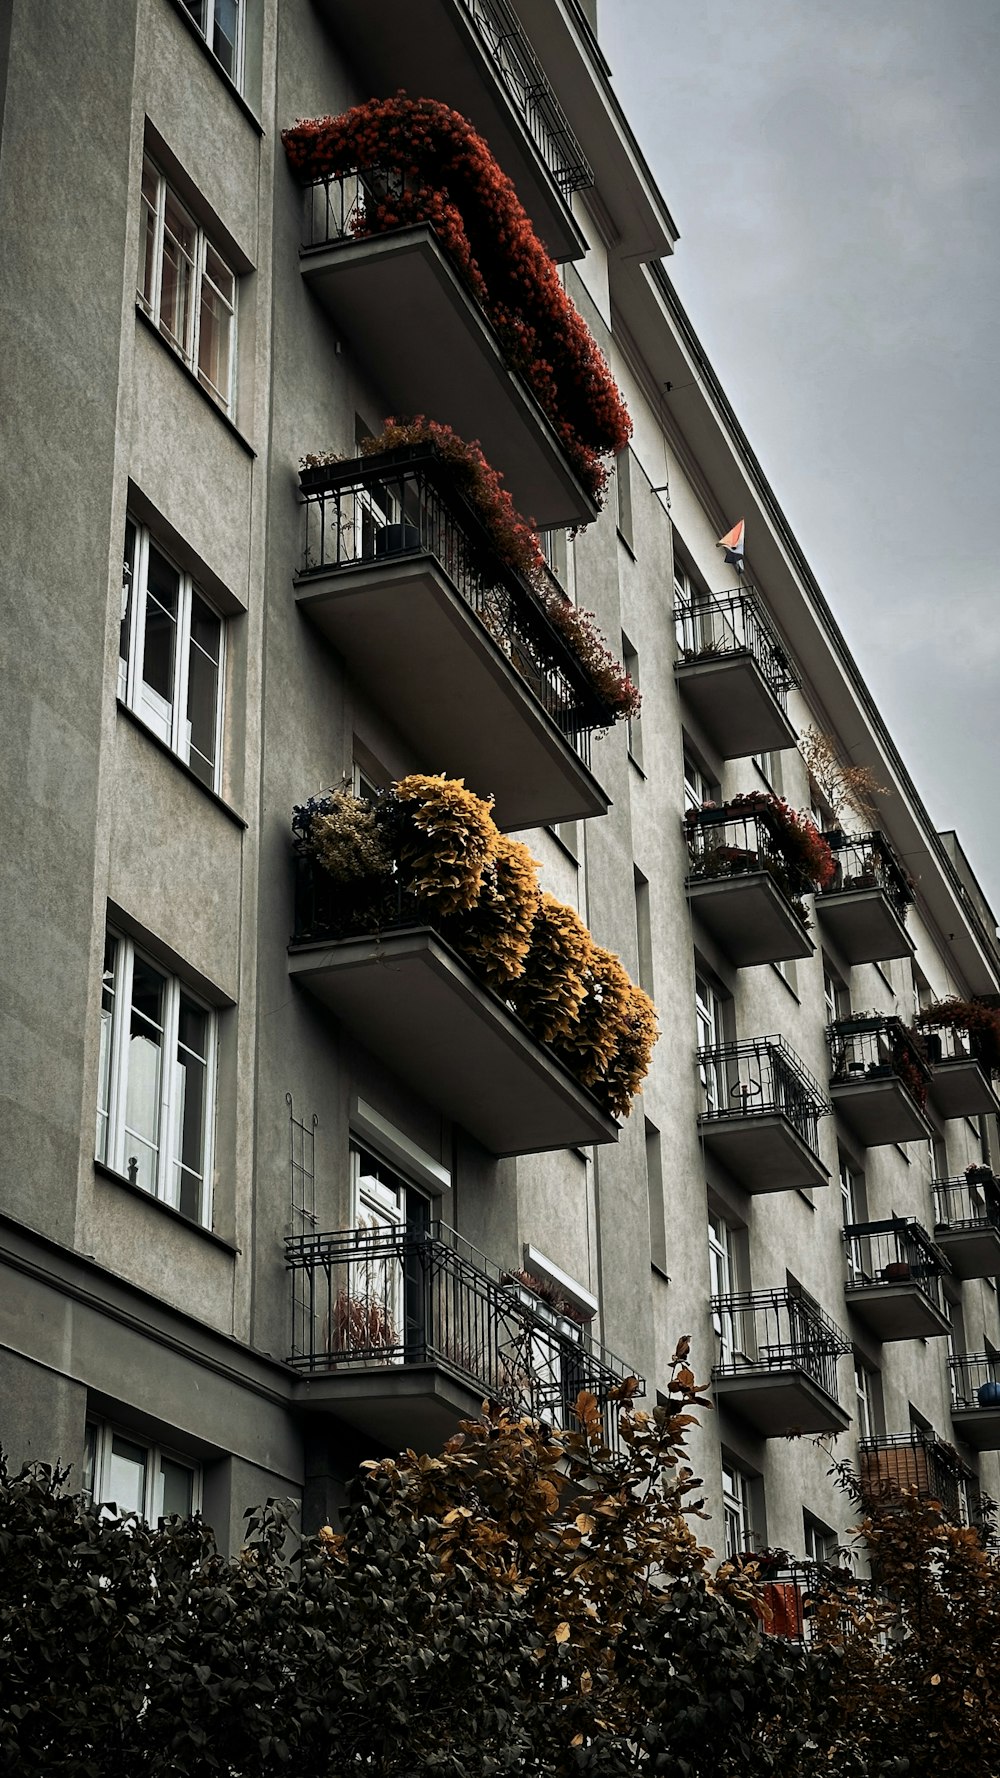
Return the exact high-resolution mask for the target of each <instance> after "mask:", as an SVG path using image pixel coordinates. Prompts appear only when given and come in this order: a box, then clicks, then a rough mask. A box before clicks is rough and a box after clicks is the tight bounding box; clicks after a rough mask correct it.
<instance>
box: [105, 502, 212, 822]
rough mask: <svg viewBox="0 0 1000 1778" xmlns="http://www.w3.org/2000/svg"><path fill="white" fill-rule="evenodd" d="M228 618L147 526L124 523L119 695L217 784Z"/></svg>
mask: <svg viewBox="0 0 1000 1778" xmlns="http://www.w3.org/2000/svg"><path fill="white" fill-rule="evenodd" d="M224 641H225V625H224V623H223V620H222V618H221V617H219V615H218V613H217V612H216V611H214V610H213V609H212V607H211V605H210V604H209V603H208V600H207V599H206V598H204V596H203V595H202V594H201V593H200V592H199V591H198V588H197V587H196V586H195V584H194V582H193V581H192V579H191V576H190V575H189V574H182V573H181V570H180V569H179V568H176V567H175V566H174V564H173V562H171V560H170V558H169V557H168V556H165V555H164V553H163V551H162V550H161V549H160V548H159V546H158V545H157V544H156V543H154V542H153V539H152V538H151V537H150V534H149V532H148V531H147V529H146V527H145V525H140V524H138V523H137V522H136V521H135V519H131V518H130V519H127V520H126V523H125V562H124V566H123V579H122V621H121V632H120V639H119V644H118V696H119V697H120V698H121V701H122V703H123V704H127V705H128V707H129V709H130V710H134V711H135V713H136V715H137V716H140V717H141V718H142V720H143V722H145V723H147V724H148V726H149V727H150V728H151V729H152V730H153V732H154V734H156V735H158V736H159V737H160V740H161V741H163V742H165V743H166V745H167V746H168V747H169V748H170V749H171V750H172V751H173V752H174V753H176V754H177V755H178V756H179V758H181V759H182V760H183V761H184V763H185V764H186V765H188V766H190V768H191V770H192V772H194V774H195V777H197V778H200V779H201V782H202V783H203V784H207V785H208V788H209V789H210V790H218V788H219V785H220V782H221V776H222V770H221V768H222V678H223V648H224Z"/></svg>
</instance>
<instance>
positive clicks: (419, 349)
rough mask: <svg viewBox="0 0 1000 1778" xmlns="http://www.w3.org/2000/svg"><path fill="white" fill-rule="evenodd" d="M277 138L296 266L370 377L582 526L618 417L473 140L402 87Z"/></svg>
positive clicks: (586, 337) (449, 115) (578, 323)
mask: <svg viewBox="0 0 1000 1778" xmlns="http://www.w3.org/2000/svg"><path fill="white" fill-rule="evenodd" d="M282 140H283V142H284V145H285V152H286V154H287V157H288V161H289V165H290V166H291V168H292V170H293V172H294V173H295V175H296V177H297V178H298V179H299V180H300V181H301V183H302V184H303V185H304V186H305V187H306V231H305V241H304V243H303V247H302V261H301V263H302V274H303V277H304V278H305V279H306V282H307V284H308V286H309V288H310V290H311V291H312V292H313V293H314V295H315V296H316V298H317V300H318V301H319V302H321V303H322V304H324V306H325V307H326V308H327V309H328V311H329V313H330V314H331V316H332V318H333V320H334V323H335V325H336V326H337V328H338V329H342V330H343V332H344V333H345V335H346V336H347V338H348V339H349V341H350V343H351V346H352V349H353V350H354V351H356V352H357V353H358V354H359V356H360V357H361V358H362V359H364V360H365V361H366V362H367V363H368V364H369V365H370V367H371V369H372V371H373V373H374V374H375V375H376V376H377V379H378V381H379V383H380V385H381V386H382V387H383V388H386V389H390V390H392V391H393V394H394V396H395V398H396V400H397V402H398V405H399V407H400V408H401V409H402V410H403V411H404V412H409V413H426V414H430V415H432V416H433V417H434V418H435V419H436V420H438V421H440V422H443V423H445V424H447V425H449V426H451V427H453V429H454V430H455V431H456V432H457V433H458V434H459V435H460V436H464V437H466V438H476V439H478V441H479V442H480V444H481V446H482V449H483V452H484V454H485V456H486V458H487V460H488V461H489V462H490V463H492V464H494V465H495V467H496V468H497V470H499V471H500V473H501V474H502V475H503V476H504V479H505V482H506V485H507V487H508V489H509V491H510V494H511V497H512V499H513V501H514V503H515V505H516V506H517V508H518V509H519V510H520V511H521V512H524V513H528V514H531V516H532V520H533V522H534V523H536V524H538V525H540V526H542V527H543V528H544V527H548V526H556V525H568V526H578V525H585V524H588V523H589V522H590V520H591V519H593V518H595V517H596V515H597V513H598V511H599V510H600V507H601V505H602V503H603V500H604V497H605V494H606V491H607V485H608V477H609V463H610V459H611V458H612V457H613V456H614V455H615V453H616V452H618V451H621V450H623V449H624V447H625V445H626V444H627V443H628V439H629V437H630V434H631V422H630V420H629V417H628V414H627V412H626V410H625V406H624V404H623V402H622V398H621V395H620V394H619V392H618V389H617V387H616V385H615V382H614V379H613V377H612V375H611V372H610V370H609V369H608V366H607V364H606V362H605V360H604V358H603V356H602V354H601V352H600V350H599V348H598V346H597V344H596V342H595V340H594V338H593V336H592V335H591V333H590V331H589V329H588V328H587V326H586V324H585V323H584V321H583V320H582V318H581V316H580V314H579V313H578V311H577V310H576V308H574V306H573V304H572V302H571V301H570V299H569V297H568V296H567V295H566V292H565V290H564V288H563V285H562V282H561V280H560V277H559V271H558V268H557V267H556V265H555V264H554V263H553V261H552V260H551V259H550V258H549V255H548V254H547V253H546V251H545V249H544V247H543V246H542V245H541V243H540V241H539V240H538V239H537V237H536V235H535V234H534V231H533V230H532V227H531V223H530V222H529V220H528V217H527V216H526V215H525V212H524V210H523V209H522V207H521V205H520V203H519V202H518V198H517V194H516V193H515V191H514V187H513V186H512V185H511V182H510V180H509V179H508V178H507V177H506V175H505V174H504V173H503V172H502V171H501V169H500V167H499V166H498V165H497V162H496V160H495V159H494V157H493V155H492V153H491V152H490V149H489V147H488V145H487V143H486V142H485V141H484V140H483V138H482V137H481V136H480V135H478V134H477V132H476V131H475V130H474V129H473V128H472V125H471V124H470V123H469V122H468V121H467V120H466V119H465V118H463V117H461V116H459V114H458V113H457V112H456V111H452V110H451V109H450V108H449V107H448V106H447V105H442V104H440V103H438V102H437V101H436V100H430V99H419V100H411V99H408V98H406V96H405V95H404V94H399V95H398V96H397V97H396V98H394V99H372V100H369V101H368V102H367V103H365V104H363V105H359V106H356V107H355V108H354V109H353V110H351V111H348V112H345V113H344V114H343V115H342V116H340V117H336V118H333V117H326V118H319V119H315V120H312V121H306V122H301V123H298V124H296V126H295V127H294V129H290V130H285V131H284V132H283V135H282Z"/></svg>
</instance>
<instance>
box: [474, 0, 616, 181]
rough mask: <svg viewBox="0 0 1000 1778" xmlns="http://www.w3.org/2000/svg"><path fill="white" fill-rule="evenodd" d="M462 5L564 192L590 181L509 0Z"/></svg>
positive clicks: (478, 0) (590, 175)
mask: <svg viewBox="0 0 1000 1778" xmlns="http://www.w3.org/2000/svg"><path fill="white" fill-rule="evenodd" d="M461 5H462V9H463V11H464V12H465V14H466V15H467V17H468V19H469V21H470V23H471V24H472V25H473V27H474V28H475V31H476V34H477V36H478V37H479V38H480V40H481V42H482V43H483V45H484V47H485V49H486V51H487V53H488V55H489V56H490V59H491V61H492V63H493V67H494V70H495V72H496V74H497V77H498V79H499V80H500V81H501V82H502V83H503V86H504V88H505V89H506V91H507V93H508V94H509V96H510V98H511V99H512V100H513V101H514V105H515V107H516V109H517V110H518V111H519V112H520V114H521V116H522V118H523V119H524V122H525V124H526V125H527V128H528V131H529V133H530V135H531V137H532V139H533V141H534V143H535V146H536V148H537V149H538V151H539V153H540V154H541V157H542V159H543V160H544V162H545V164H546V166H547V167H548V169H549V172H550V173H551V174H552V177H553V178H554V180H555V182H556V184H557V185H558V186H559V188H560V190H561V191H562V193H563V195H564V197H566V198H568V197H569V194H570V193H571V192H574V191H583V190H585V189H586V188H587V187H588V186H591V185H593V183H594V174H593V170H592V168H591V166H590V163H589V161H588V160H587V157H586V155H585V154H584V152H583V149H582V148H581V147H580V144H579V142H578V141H577V139H576V136H575V135H574V134H573V130H572V127H571V125H570V122H569V119H568V118H567V116H566V113H565V112H564V111H563V109H562V106H561V105H560V103H559V101H558V99H557V98H556V96H555V93H554V92H553V91H552V88H551V87H550V85H549V83H548V80H547V79H546V77H545V71H544V69H543V67H542V65H541V63H540V62H539V60H538V57H537V56H536V55H535V52H534V50H533V49H532V47H531V44H530V43H529V42H528V39H527V37H526V36H525V34H524V32H523V30H522V29H521V23H520V20H519V19H518V17H517V14H516V13H515V12H514V10H513V8H512V7H511V6H510V5H508V0H461Z"/></svg>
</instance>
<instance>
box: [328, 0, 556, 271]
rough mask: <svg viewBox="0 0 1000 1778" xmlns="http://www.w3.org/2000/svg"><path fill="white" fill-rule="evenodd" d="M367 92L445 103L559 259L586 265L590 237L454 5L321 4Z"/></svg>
mask: <svg viewBox="0 0 1000 1778" xmlns="http://www.w3.org/2000/svg"><path fill="white" fill-rule="evenodd" d="M319 9H320V11H321V13H322V14H323V17H324V18H325V19H326V20H327V21H328V22H329V25H330V27H331V29H332V30H333V31H334V33H335V34H336V36H337V38H338V39H339V40H340V42H341V43H342V45H343V47H344V49H345V50H346V51H347V52H348V57H349V60H350V62H351V63H352V65H355V66H356V67H357V68H358V69H359V70H360V71H361V72H362V73H363V75H364V77H365V81H364V84H365V86H366V90H370V91H371V92H373V93H395V92H398V91H399V90H400V88H405V89H406V91H407V92H408V93H409V94H410V96H411V97H412V98H416V96H417V95H418V94H426V95H428V96H429V97H432V98H435V99H444V100H446V101H447V103H448V104H449V105H450V106H451V107H452V108H453V110H455V111H458V112H460V113H461V115H462V116H463V117H467V118H468V119H469V121H470V123H473V124H474V125H475V127H476V129H477V130H478V131H479V133H480V135H481V136H484V137H485V138H486V141H487V142H488V143H489V145H490V148H491V149H492V151H493V153H494V155H495V156H496V159H497V160H498V161H499V163H500V165H501V167H502V168H503V170H504V172H505V173H506V174H507V176H508V178H510V179H512V180H513V182H514V185H515V187H516V189H517V195H518V197H519V199H520V201H521V203H522V204H523V205H524V208H525V209H526V210H527V212H528V215H529V216H530V217H531V221H532V224H533V226H534V229H535V233H536V234H537V235H538V237H539V240H541V241H542V242H543V243H544V245H545V246H546V247H547V248H548V251H549V253H550V254H551V255H552V257H553V259H556V260H565V259H581V258H582V257H583V255H584V254H585V253H586V251H587V242H586V238H585V236H584V235H583V233H582V231H581V229H580V227H579V225H578V224H577V223H576V222H575V221H574V219H573V214H572V211H571V210H570V208H569V205H568V203H567V202H566V200H565V199H564V197H563V195H562V192H561V191H560V189H559V186H558V184H557V183H556V180H555V177H554V175H553V174H552V173H550V172H549V169H548V167H547V166H546V164H545V161H544V159H543V157H542V154H541V152H540V150H539V148H538V145H537V143H536V142H535V140H534V138H533V136H532V135H531V132H530V130H529V129H528V126H527V124H526V123H525V121H524V119H523V117H522V116H521V114H520V112H519V110H518V108H517V106H516V105H515V103H514V102H513V100H512V99H511V97H510V95H509V94H508V93H507V91H506V89H505V87H504V85H503V83H502V81H501V80H499V79H498V77H497V73H496V69H495V67H494V65H493V63H492V60H491V58H490V56H489V53H488V51H487V49H486V45H485V44H484V43H483V42H482V40H481V38H480V37H479V35H478V33H477V32H476V30H475V29H474V27H473V26H472V24H471V23H470V21H469V19H468V17H467V15H466V13H465V12H464V10H463V8H462V7H461V6H460V5H457V4H456V3H455V0H407V3H406V5H405V6H404V7H400V6H399V5H398V4H397V3H396V0H320V8H319Z"/></svg>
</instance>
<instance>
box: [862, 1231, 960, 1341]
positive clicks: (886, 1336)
mask: <svg viewBox="0 0 1000 1778" xmlns="http://www.w3.org/2000/svg"><path fill="white" fill-rule="evenodd" d="M844 1245H845V1249H846V1254H847V1281H846V1284H845V1287H844V1289H845V1294H846V1298H847V1303H848V1307H849V1308H850V1309H852V1310H853V1311H854V1313H855V1314H856V1315H857V1317H858V1319H859V1320H860V1321H863V1322H864V1324H865V1326H866V1327H867V1329H868V1331H869V1332H870V1333H872V1334H874V1335H875V1338H876V1339H878V1340H883V1341H889V1340H926V1339H932V1338H934V1337H935V1336H937V1335H946V1334H948V1333H950V1332H951V1321H950V1318H949V1315H948V1305H947V1302H946V1300H945V1294H944V1279H945V1277H946V1276H947V1275H948V1273H949V1272H950V1270H951V1267H950V1266H949V1264H948V1261H947V1260H946V1258H945V1257H944V1254H943V1253H942V1252H941V1250H940V1248H938V1247H937V1246H936V1245H935V1243H934V1242H933V1241H932V1240H931V1237H930V1235H929V1234H928V1233H927V1231H926V1229H923V1228H921V1226H920V1224H919V1223H918V1222H917V1221H916V1220H915V1218H913V1217H903V1216H890V1217H887V1218H886V1219H885V1220H884V1221H881V1222H858V1223H849V1224H848V1225H847V1227H846V1228H845V1229H844Z"/></svg>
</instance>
